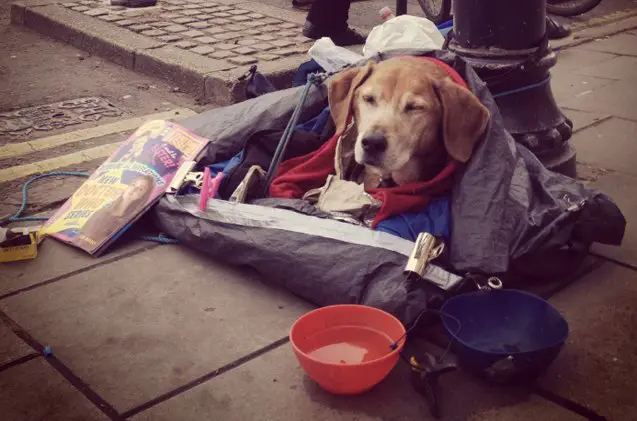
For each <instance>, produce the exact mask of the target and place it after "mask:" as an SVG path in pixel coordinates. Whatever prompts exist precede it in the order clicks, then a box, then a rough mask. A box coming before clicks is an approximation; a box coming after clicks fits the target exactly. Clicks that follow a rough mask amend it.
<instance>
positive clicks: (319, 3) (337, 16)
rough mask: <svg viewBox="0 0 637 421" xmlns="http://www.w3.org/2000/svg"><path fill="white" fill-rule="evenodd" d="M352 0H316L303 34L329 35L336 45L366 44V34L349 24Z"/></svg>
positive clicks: (311, 35)
mask: <svg viewBox="0 0 637 421" xmlns="http://www.w3.org/2000/svg"><path fill="white" fill-rule="evenodd" d="M350 3H351V0H316V2H314V3H313V4H312V8H311V9H310V11H309V13H308V14H307V20H306V22H305V26H304V27H303V35H305V36H306V37H308V38H312V39H319V38H322V37H329V38H331V39H332V41H334V44H336V45H341V46H345V45H356V44H364V43H365V38H366V37H365V36H363V35H361V34H359V33H357V32H356V31H354V30H353V29H351V28H350V27H349V26H348V25H347V18H348V15H349V6H350Z"/></svg>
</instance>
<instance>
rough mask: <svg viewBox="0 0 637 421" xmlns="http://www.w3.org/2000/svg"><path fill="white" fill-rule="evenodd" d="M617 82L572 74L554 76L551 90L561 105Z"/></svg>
mask: <svg viewBox="0 0 637 421" xmlns="http://www.w3.org/2000/svg"><path fill="white" fill-rule="evenodd" d="M613 82H615V81H614V80H613V79H607V78H601V77H593V76H586V75H578V74H573V73H570V74H569V75H568V76H556V75H553V79H552V80H551V90H552V91H553V97H554V98H555V100H556V101H557V102H559V103H562V102H564V101H566V100H568V99H571V98H574V97H578V96H580V95H586V93H588V92H591V91H592V90H594V89H597V88H600V87H603V86H606V85H609V84H611V83H613Z"/></svg>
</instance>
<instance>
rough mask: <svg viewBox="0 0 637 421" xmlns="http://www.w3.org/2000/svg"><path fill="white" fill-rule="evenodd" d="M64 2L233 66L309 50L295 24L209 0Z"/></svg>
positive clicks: (123, 26)
mask: <svg viewBox="0 0 637 421" xmlns="http://www.w3.org/2000/svg"><path fill="white" fill-rule="evenodd" d="M62 5H63V6H64V7H66V8H68V9H70V10H73V11H75V12H78V13H83V14H84V15H87V16H92V17H94V18H96V19H101V20H102V21H105V22H108V23H111V24H113V25H117V26H119V27H122V28H126V29H128V30H130V31H133V32H136V33H138V34H141V35H143V36H147V37H149V38H153V39H155V40H159V41H161V42H164V43H166V44H169V45H172V46H175V47H179V48H181V49H184V50H188V51H190V52H193V53H196V54H200V55H202V56H207V57H211V58H214V59H218V60H223V61H226V62H228V63H231V64H232V65H234V66H235V67H236V66H241V65H249V64H255V63H258V62H259V61H276V60H279V59H281V58H283V57H289V56H293V55H299V54H305V53H307V50H308V49H309V48H310V46H311V45H312V40H311V39H309V38H306V37H304V36H303V35H301V26H299V25H298V24H297V23H294V22H288V21H285V20H281V19H276V18H273V17H269V16H266V15H263V14H261V13H254V12H252V11H250V10H244V9H241V8H239V7H233V6H228V5H222V4H218V3H215V2H214V1H208V0H162V1H161V2H159V3H158V5H157V6H155V7H149V8H143V9H126V8H124V7H121V6H110V1H108V0H106V1H104V0H81V1H79V2H70V3H63V4H62Z"/></svg>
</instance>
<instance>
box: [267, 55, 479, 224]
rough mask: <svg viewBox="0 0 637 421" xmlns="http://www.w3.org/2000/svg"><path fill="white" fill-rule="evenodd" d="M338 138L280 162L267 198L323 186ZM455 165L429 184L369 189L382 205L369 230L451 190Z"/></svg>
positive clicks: (299, 194) (454, 75)
mask: <svg viewBox="0 0 637 421" xmlns="http://www.w3.org/2000/svg"><path fill="white" fill-rule="evenodd" d="M421 58H422V59H423V60H428V61H431V62H433V63H435V64H436V65H438V66H439V67H441V68H442V69H443V70H445V71H446V72H447V73H448V74H449V76H450V77H451V79H452V80H453V81H454V82H456V83H458V84H459V85H461V86H463V87H465V88H466V87H467V84H466V83H465V81H464V80H463V79H462V78H461V77H460V75H459V74H458V73H457V72H456V71H455V70H453V68H451V67H450V66H448V65H447V64H445V63H443V62H442V61H440V60H437V59H435V58H431V57H421ZM340 135H341V133H337V134H335V135H334V136H333V137H332V138H331V139H329V140H328V141H327V142H326V143H325V144H324V145H323V146H321V148H320V149H318V150H316V151H314V152H311V153H309V154H307V155H304V156H299V157H296V158H292V159H290V160H287V161H285V162H283V163H282V164H281V165H280V166H279V168H278V170H277V172H276V176H275V177H274V179H273V180H272V184H271V185H270V196H271V197H279V198H288V199H300V198H302V197H303V195H304V194H305V192H307V191H308V190H312V189H315V188H319V187H322V186H323V185H324V184H325V180H326V179H327V177H328V176H329V175H330V174H334V173H335V170H334V155H335V154H336V145H337V143H338V138H339V136H340ZM457 165H458V162H457V161H455V160H452V161H450V163H449V164H448V165H447V166H446V167H445V168H443V169H442V171H440V172H439V173H438V175H436V176H435V177H434V178H432V179H431V180H429V181H424V182H418V183H409V184H403V185H401V186H396V187H388V188H384V187H378V188H374V189H368V190H367V193H369V194H371V195H372V196H373V197H374V198H375V199H377V200H379V201H380V202H381V203H382V205H381V207H380V209H379V211H378V213H377V214H376V217H375V218H374V221H373V222H372V228H376V225H378V223H380V222H381V221H384V220H385V219H387V218H391V217H392V216H396V215H400V214H402V213H404V212H418V211H421V210H423V209H424V208H425V206H427V205H428V204H429V202H430V201H431V200H432V199H435V198H436V197H437V196H440V195H441V194H442V193H444V192H446V191H447V190H449V189H450V188H451V185H452V183H453V173H454V171H455V169H456V167H457Z"/></svg>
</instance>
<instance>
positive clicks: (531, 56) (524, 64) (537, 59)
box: [449, 40, 575, 177]
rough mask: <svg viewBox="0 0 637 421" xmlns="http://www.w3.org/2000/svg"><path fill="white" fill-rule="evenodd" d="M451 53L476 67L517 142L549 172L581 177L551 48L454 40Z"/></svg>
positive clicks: (451, 43)
mask: <svg viewBox="0 0 637 421" xmlns="http://www.w3.org/2000/svg"><path fill="white" fill-rule="evenodd" d="M449 50H451V51H453V52H455V53H456V54H457V55H459V56H461V57H462V58H463V59H465V60H466V61H467V62H468V63H470V64H471V65H472V67H473V68H474V70H475V71H476V72H477V73H478V75H479V76H480V77H481V78H482V79H483V80H484V81H485V82H486V84H487V86H488V87H489V90H490V91H491V93H492V94H493V97H494V99H495V101H496V103H497V104H498V107H499V108H500V114H501V115H502V119H503V123H504V126H505V127H506V129H507V130H508V131H509V133H511V135H513V137H514V138H515V140H516V141H517V142H519V143H520V144H522V145H524V146H526V147H527V148H528V149H530V150H531V151H532V152H533V153H534V154H535V155H536V156H537V157H538V158H539V159H540V160H541V161H542V163H543V164H544V165H545V166H546V167H547V168H549V169H551V170H554V171H557V172H561V173H563V174H565V175H568V176H571V177H574V176H575V151H574V149H573V148H572V147H571V146H570V144H569V143H568V140H569V139H570V137H571V134H572V129H573V123H572V122H571V121H570V120H569V119H568V118H566V117H565V116H564V114H562V112H561V111H560V109H559V107H558V106H557V103H556V102H555V99H554V98H553V92H552V91H551V84H550V72H549V69H550V68H551V67H552V66H553V65H554V64H555V63H556V56H555V53H553V51H551V50H550V49H549V48H547V47H546V48H543V49H542V47H539V48H531V49H525V50H504V49H496V48H489V49H468V48H463V47H461V46H459V45H458V44H457V43H456V42H455V41H454V40H451V42H450V43H449Z"/></svg>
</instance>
